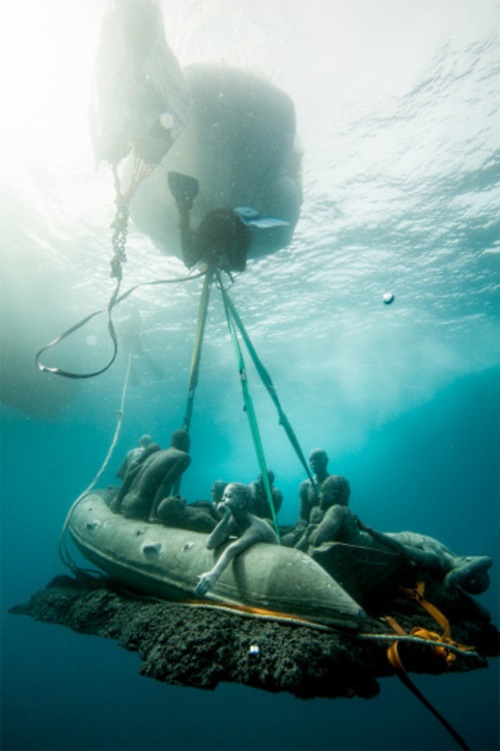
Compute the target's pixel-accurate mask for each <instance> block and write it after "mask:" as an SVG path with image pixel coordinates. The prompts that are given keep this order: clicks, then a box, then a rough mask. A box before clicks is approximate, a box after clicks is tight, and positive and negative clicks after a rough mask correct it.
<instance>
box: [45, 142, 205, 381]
mask: <svg viewBox="0 0 500 751" xmlns="http://www.w3.org/2000/svg"><path fill="white" fill-rule="evenodd" d="M155 166H156V165H152V164H147V163H145V162H144V161H142V160H140V159H138V158H137V157H136V158H135V160H134V166H133V173H132V179H131V182H130V185H129V187H128V189H127V190H126V192H125V193H122V190H121V185H120V178H119V176H118V168H117V164H112V169H113V179H114V187H115V196H116V197H115V205H116V214H115V217H114V219H113V221H112V223H111V228H112V230H113V235H112V239H111V245H112V248H113V256H112V258H111V262H110V263H111V274H110V276H111V278H112V279H116V285H115V288H114V290H113V292H112V294H111V297H110V300H109V302H108V305H107V307H106V308H105V309H102V310H98V311H96V312H94V313H91V314H90V315H88V316H86V318H83V319H82V320H81V321H79V322H78V323H76V324H75V325H74V326H71V327H70V328H69V329H67V330H66V331H65V332H64V333H63V334H61V336H58V337H57V338H56V339H54V340H53V341H52V342H50V343H49V344H47V345H45V347H42V349H41V350H39V351H38V352H37V353H36V355H35V365H36V367H37V368H38V370H41V371H42V372H45V373H53V374H54V375H59V376H63V377H64V378H94V377H95V376H98V375H101V374H102V373H104V372H105V371H106V370H108V368H110V367H111V365H112V364H113V363H114V361H115V359H116V356H117V354H118V339H117V336H116V332H115V328H114V324H113V319H112V311H113V308H114V307H116V305H118V304H119V303H120V302H122V301H123V300H125V298H126V297H128V296H129V295H130V294H131V293H132V292H134V291H135V290H136V289H138V288H139V287H142V286H146V285H152V284H167V283H169V282H177V281H185V280H186V279H196V278H198V276H201V274H198V275H195V276H189V277H186V278H185V279H175V280H155V281H152V282H143V283H142V284H136V285H135V286H133V287H131V288H130V289H129V290H127V292H125V293H124V294H122V295H119V291H120V286H121V282H122V278H123V270H122V264H124V263H125V262H126V260H127V255H126V244H127V236H128V221H129V204H130V201H131V199H132V196H133V195H134V193H135V191H136V189H137V188H138V186H139V185H140V183H141V182H142V180H144V178H145V177H147V176H148V175H150V174H151V172H152V171H153V169H154V168H155ZM101 313H107V319H108V324H107V328H108V333H109V336H110V338H111V342H112V347H113V351H112V354H111V357H110V359H109V361H108V363H107V364H106V365H104V367H102V368H100V369H99V370H96V371H92V372H91V373H73V372H72V371H68V370H64V369H63V368H57V367H49V366H48V365H44V364H43V363H42V362H41V361H40V357H41V356H42V354H43V353H44V352H45V351H46V350H48V349H50V348H51V347H54V346H55V345H56V344H59V342H61V341H62V340H63V339H66V338H67V337H68V336H70V335H71V334H73V333H74V332H75V331H78V329H80V328H82V326H85V324H86V323H88V322H89V321H90V320H91V319H92V318H94V317H95V316H97V315H100V314H101Z"/></svg>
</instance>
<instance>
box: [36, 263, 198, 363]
mask: <svg viewBox="0 0 500 751" xmlns="http://www.w3.org/2000/svg"><path fill="white" fill-rule="evenodd" d="M204 275H205V272H204V271H203V272H200V273H198V274H190V275H189V276H183V277H179V278H177V279H153V280H152V281H150V282H141V283H140V284H134V286H133V287H130V288H129V289H128V290H126V292H123V293H122V294H121V295H120V296H119V297H115V295H113V297H112V299H111V300H110V303H109V304H108V306H107V307H106V308H101V309H100V310H96V311H94V312H93V313H91V314H90V315H88V316H86V317H85V318H82V320H81V321H79V322H78V323H76V324H75V325H74V326H71V327H70V328H69V329H66V331H64V333H62V334H61V335H60V336H58V337H57V338H56V339H54V340H53V341H51V342H49V344H46V345H45V347H42V349H41V350H39V351H38V352H37V353H36V355H35V364H36V367H37V368H38V370H41V371H42V372H45V373H54V374H55V375H59V376H63V377H64V378H93V377H94V376H97V375H100V374H101V373H104V371H106V370H107V369H108V368H109V367H111V365H112V364H113V362H114V360H115V358H116V354H117V346H116V341H115V340H113V341H114V343H115V348H114V353H113V356H112V358H111V360H110V361H109V362H108V364H107V365H106V366H105V367H104V368H102V369H101V370H98V371H96V372H93V373H72V372H71V371H67V370H63V369H62V368H56V367H49V366H48V365H44V364H43V363H42V362H41V361H40V357H41V356H42V355H43V353H44V352H45V351H46V350H48V349H50V348H51V347H55V345H56V344H59V342H62V341H63V339H66V338H67V337H68V336H70V335H71V334H73V333H74V332H75V331H78V329H81V328H82V327H83V326H85V324H86V323H88V322H89V321H90V320H92V318H95V317H96V316H99V315H102V314H103V313H106V312H108V315H109V316H111V309H112V308H114V307H116V306H117V305H119V304H120V303H121V302H123V301H124V300H125V299H126V298H127V297H128V296H129V295H131V294H132V293H133V292H135V291H136V290H137V289H139V288H140V287H151V286H154V285H157V284H177V283H179V282H190V281H192V280H193V279H199V278H200V277H202V276H204ZM113 300H114V301H113ZM113 332H114V328H113Z"/></svg>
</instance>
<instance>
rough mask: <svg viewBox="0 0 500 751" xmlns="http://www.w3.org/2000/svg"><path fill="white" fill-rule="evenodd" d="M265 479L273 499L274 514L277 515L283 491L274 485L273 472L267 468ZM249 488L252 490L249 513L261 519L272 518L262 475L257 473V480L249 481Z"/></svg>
mask: <svg viewBox="0 0 500 751" xmlns="http://www.w3.org/2000/svg"><path fill="white" fill-rule="evenodd" d="M267 479H268V481H269V487H270V489H271V496H272V499H273V507H274V515H275V516H277V515H278V512H279V510H280V508H281V505H282V503H283V493H282V492H281V490H278V488H275V487H274V472H272V470H270V469H268V470H267ZM250 490H251V491H252V501H251V503H250V506H249V511H250V513H251V514H255V516H260V518H261V519H272V518H273V513H272V511H271V509H270V508H269V500H268V497H267V493H266V488H265V485H264V480H263V478H262V475H259V477H258V479H257V480H254V481H253V482H251V483H250Z"/></svg>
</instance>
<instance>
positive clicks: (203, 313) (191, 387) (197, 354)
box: [183, 268, 214, 432]
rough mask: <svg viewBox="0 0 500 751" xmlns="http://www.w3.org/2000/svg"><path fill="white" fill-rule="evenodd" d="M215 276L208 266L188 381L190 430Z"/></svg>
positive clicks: (185, 426)
mask: <svg viewBox="0 0 500 751" xmlns="http://www.w3.org/2000/svg"><path fill="white" fill-rule="evenodd" d="M213 277H214V271H213V269H212V268H208V269H207V271H206V273H205V280H204V282H203V289H202V291H201V297H200V307H199V309H198V324H197V327H196V337H195V342H194V348H193V356H192V358H191V369H190V372H189V381H188V398H187V404H186V413H185V415H184V424H183V429H184V430H185V431H187V432H189V427H190V425H191V417H192V414H193V404H194V395H195V391H196V387H197V385H198V377H199V374H200V362H201V350H202V346H203V337H204V334H205V324H206V322H207V311H208V303H209V300H210V290H211V289H212V282H213Z"/></svg>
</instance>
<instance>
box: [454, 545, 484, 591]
mask: <svg viewBox="0 0 500 751" xmlns="http://www.w3.org/2000/svg"><path fill="white" fill-rule="evenodd" d="M459 560H460V561H462V562H463V563H464V564H465V565H467V567H470V564H471V563H473V564H474V566H473V571H471V573H470V574H469V575H468V576H464V577H463V578H462V577H461V578H460V580H459V582H458V584H459V586H460V588H461V589H463V590H464V592H467V593H468V594H469V595H481V594H483V592H486V590H487V589H488V587H489V586H490V575H489V574H488V569H489V568H491V566H492V563H493V562H492V560H491V558H488V557H487V556H485V555H483V556H477V557H471V556H467V557H465V558H460V559H459Z"/></svg>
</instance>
